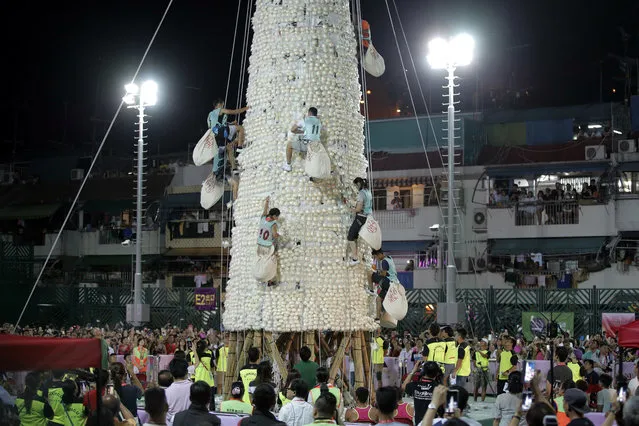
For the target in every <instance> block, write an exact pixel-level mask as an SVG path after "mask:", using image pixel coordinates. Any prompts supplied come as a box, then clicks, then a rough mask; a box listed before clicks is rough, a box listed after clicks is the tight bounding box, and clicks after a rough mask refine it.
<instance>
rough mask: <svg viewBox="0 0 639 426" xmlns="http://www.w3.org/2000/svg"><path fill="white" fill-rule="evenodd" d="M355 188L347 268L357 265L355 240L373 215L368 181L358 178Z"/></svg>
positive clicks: (348, 238) (371, 196)
mask: <svg viewBox="0 0 639 426" xmlns="http://www.w3.org/2000/svg"><path fill="white" fill-rule="evenodd" d="M353 183H354V184H355V186H356V187H357V190H358V194H357V204H356V205H355V207H352V208H351V210H352V211H353V212H354V213H355V219H354V220H353V223H352V224H351V227H350V229H349V230H348V237H347V240H348V245H349V246H350V249H351V250H350V251H351V259H350V261H349V262H348V264H349V266H353V265H357V264H358V263H359V255H358V253H357V238H358V236H359V230H360V229H362V226H364V224H365V223H366V219H367V217H368V215H369V214H371V213H373V195H372V194H371V191H370V189H368V181H367V180H366V179H364V178H361V177H358V178H355V180H354V181H353Z"/></svg>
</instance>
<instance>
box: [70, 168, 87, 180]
mask: <svg viewBox="0 0 639 426" xmlns="http://www.w3.org/2000/svg"><path fill="white" fill-rule="evenodd" d="M82 179H84V169H71V180H82Z"/></svg>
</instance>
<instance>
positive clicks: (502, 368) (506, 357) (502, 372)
mask: <svg viewBox="0 0 639 426" xmlns="http://www.w3.org/2000/svg"><path fill="white" fill-rule="evenodd" d="M512 357H513V353H512V352H511V351H501V354H499V380H508V374H509V373H506V371H508V370H510V369H511V368H513V365H512V364H511V363H510V359H511V358H512Z"/></svg>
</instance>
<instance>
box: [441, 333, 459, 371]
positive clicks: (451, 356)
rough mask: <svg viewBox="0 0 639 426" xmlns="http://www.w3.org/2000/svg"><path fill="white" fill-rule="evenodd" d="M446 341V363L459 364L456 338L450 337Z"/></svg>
mask: <svg viewBox="0 0 639 426" xmlns="http://www.w3.org/2000/svg"><path fill="white" fill-rule="evenodd" d="M444 343H446V355H445V356H444V363H445V364H448V365H451V364H452V365H455V364H457V343H456V342H455V339H453V338H452V337H449V338H447V339H446V341H445V342H444Z"/></svg>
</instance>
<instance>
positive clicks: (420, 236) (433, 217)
mask: <svg viewBox="0 0 639 426" xmlns="http://www.w3.org/2000/svg"><path fill="white" fill-rule="evenodd" d="M373 215H374V217H375V219H376V220H377V222H378V223H379V226H380V227H381V228H382V235H383V237H384V241H418V240H424V239H425V237H431V236H432V232H431V231H429V229H428V228H429V227H430V226H432V225H433V224H436V223H441V215H440V210H439V207H437V206H430V207H418V208H414V209H395V210H376V211H375V212H374V213H373Z"/></svg>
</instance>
